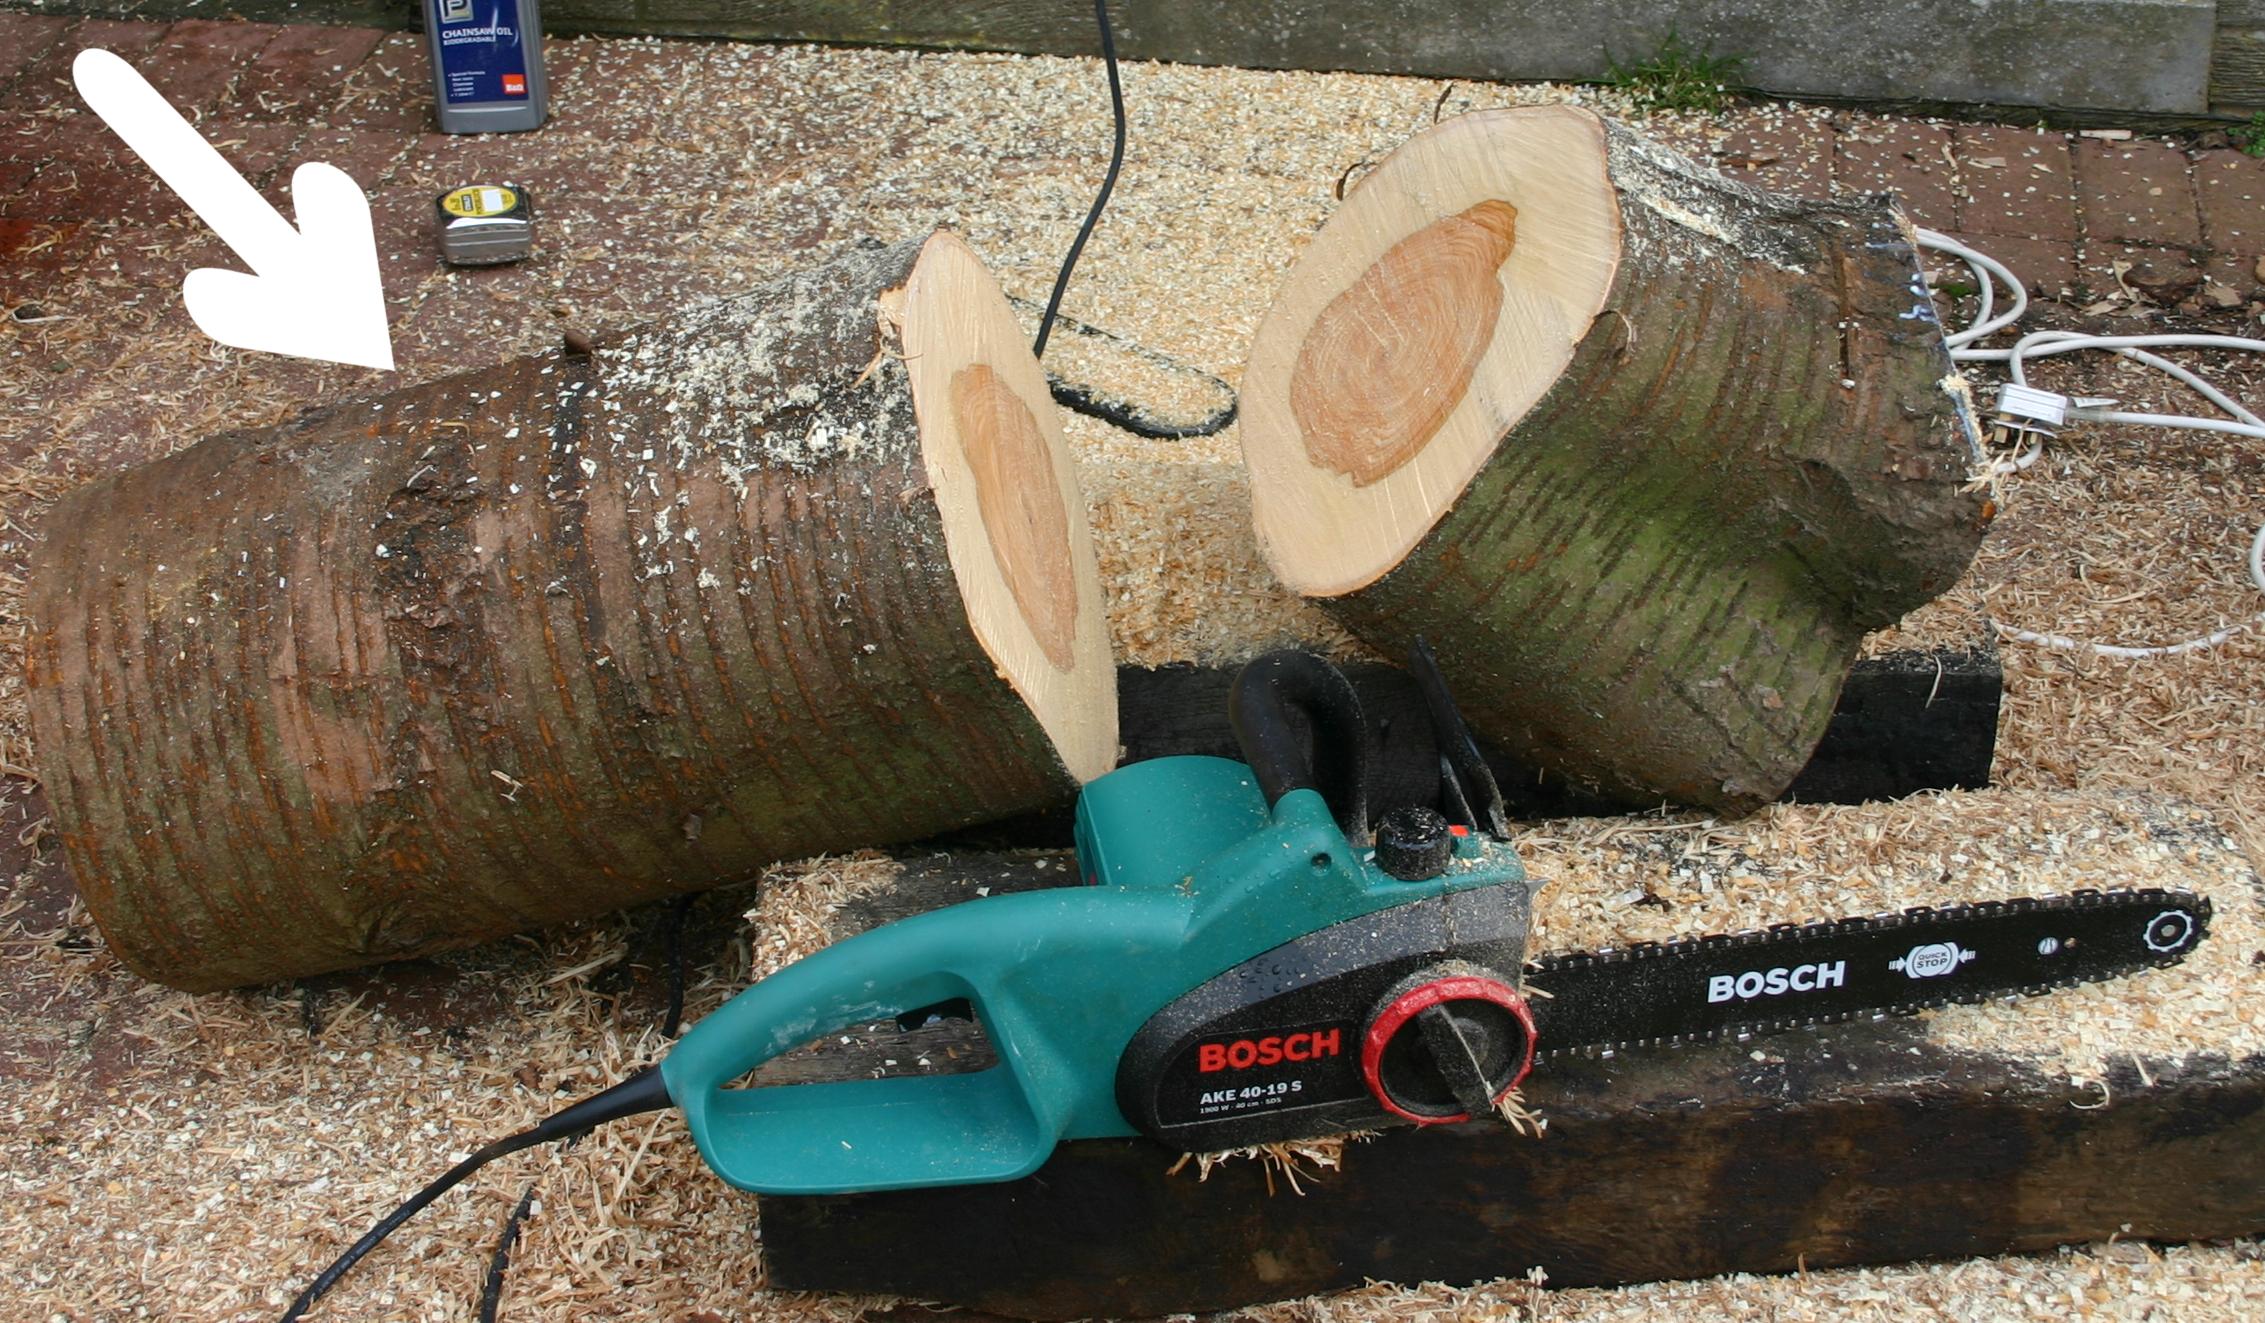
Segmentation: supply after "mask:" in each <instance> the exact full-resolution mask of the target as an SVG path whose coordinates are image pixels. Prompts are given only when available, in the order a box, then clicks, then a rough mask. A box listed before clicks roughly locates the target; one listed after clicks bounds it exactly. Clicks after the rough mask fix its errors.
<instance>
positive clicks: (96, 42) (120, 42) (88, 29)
mask: <svg viewBox="0 0 2265 1323" xmlns="http://www.w3.org/2000/svg"><path fill="white" fill-rule="evenodd" d="M165 28H166V25H165V24H163V23H133V22H118V21H115V20H111V19H102V18H90V19H86V20H84V21H83V22H79V23H74V24H72V25H71V27H70V29H69V30H68V31H66V32H65V33H64V34H63V36H62V39H61V40H60V41H57V42H56V43H55V44H54V45H52V46H50V47H48V48H47V51H46V53H45V54H43V55H41V56H40V57H39V58H38V59H36V60H33V61H32V62H31V63H30V64H28V65H25V66H24V71H23V73H22V75H21V76H19V77H18V78H17V79H16V81H15V82H14V83H12V84H10V85H9V87H8V90H7V92H6V93H5V94H4V95H0V106H13V107H21V108H24V109H38V108H40V107H42V106H52V105H58V104H61V105H69V106H74V107H76V106H80V105H82V104H84V103H82V102H81V101H80V100H79V93H78V89H77V88H75V87H73V86H72V85H71V61H72V60H74V59H77V58H78V54H79V52H80V51H82V50H86V49H88V48H89V47H99V48H101V49H103V50H106V51H109V52H110V53H111V54H113V55H116V56H118V57H119V58H121V59H123V60H125V61H126V62H127V63H129V64H134V63H138V62H139V61H140V59H141V57H142V55H143V54H144V53H146V52H147V51H148V50H149V49H150V48H151V47H153V46H155V45H157V42H158V38H160V37H162V36H164V35H165Z"/></svg>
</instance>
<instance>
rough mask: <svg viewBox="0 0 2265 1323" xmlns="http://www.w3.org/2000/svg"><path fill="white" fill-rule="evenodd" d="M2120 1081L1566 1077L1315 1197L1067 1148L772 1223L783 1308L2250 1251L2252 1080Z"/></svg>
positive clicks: (865, 1072)
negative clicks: (1513, 1127) (1534, 1131)
mask: <svg viewBox="0 0 2265 1323" xmlns="http://www.w3.org/2000/svg"><path fill="white" fill-rule="evenodd" d="M1066 862H1067V856H1066V855H1065V854H1055V855H1038V856H1031V855H1022V856H1014V857H1000V856H988V857H986V856H973V855H961V856H958V857H956V858H950V859H943V858H936V859H926V860H907V862H906V870H905V873H904V876H903V877H902V878H901V879H900V880H899V881H898V882H897V884H896V885H894V886H893V887H892V888H890V889H888V890H886V891H883V892H880V893H878V894H875V895H870V896H866V897H863V898H860V899H859V900H856V901H854V902H852V903H850V904H849V905H847V906H845V907H844V908H843V910H842V912H841V914H840V916H839V918H838V920H837V922H838V926H839V929H840V931H841V932H842V933H844V934H845V935H846V934H848V933H853V932H857V931H862V930H864V929H866V928H869V927H872V926H876V925H879V924H882V923H887V922H889V921H891V920H893V919H897V918H901V917H904V916H905V915H907V914H912V913H917V912H920V911H922V910H926V909H932V908H935V907H937V906H940V905H946V904H951V903H955V902H957V901H961V900H968V899H972V898H973V897H974V896H975V895H976V894H977V893H976V888H977V887H978V886H980V887H983V888H986V889H987V890H988V892H990V893H991V894H996V893H998V892H1000V891H1006V890H1016V889H1025V888H1030V887H1035V886H1042V885H1049V884H1051V883H1053V882H1054V881H1057V880H1059V879H1061V878H1062V877H1063V875H1064V873H1065V871H1067V870H1066V868H1065V865H1066ZM992 1060H993V1057H992V1056H991V1054H990V1049H989V1047H988V1046H987V1045H986V1044H985V1043H983V1042H982V1040H981V1036H980V1034H979V1033H978V1032H977V1031H975V1030H974V1029H972V1027H970V1026H968V1025H966V1024H964V1023H958V1022H947V1023H945V1024H942V1025H939V1026H936V1027H933V1028H928V1029H923V1030H919V1031H917V1032H916V1033H914V1034H910V1035H907V1034H904V1033H901V1032H899V1031H898V1030H897V1029H896V1027H895V1026H894V1025H879V1026H872V1027H870V1028H869V1029H868V1030H867V1031H866V1032H865V1033H863V1034H857V1035H851V1036H850V1041H849V1042H847V1043H843V1042H840V1041H839V1039H829V1040H828V1041H827V1042H826V1044H825V1045H824V1046H823V1047H821V1048H819V1049H815V1050H811V1051H807V1052H804V1053H800V1054H796V1055H795V1056H792V1057H788V1058H785V1059H782V1060H781V1061H779V1062H776V1063H774V1064H773V1065H772V1066H770V1067H767V1068H766V1070H765V1071H764V1073H763V1075H762V1076H761V1079H760V1082H762V1083H766V1084H787V1083H796V1082H807V1081H816V1080H824V1079H847V1078H867V1077H871V1076H879V1075H902V1074H918V1073H938V1072H957V1071H964V1070H970V1069H980V1068H982V1067H984V1066H986V1065H989V1064H991V1062H992ZM2140 1069H2141V1068H2140V1067H2139V1066H2138V1065H2137V1064H2136V1063H2134V1064H2133V1065H2132V1066H2130V1067H2128V1068H2126V1069H2124V1070H2121V1071H2119V1072H2117V1073H2115V1074H2113V1075H2111V1076H2110V1078H2109V1079H2108V1081H2107V1087H2106V1089H2105V1091H2103V1090H2102V1089H2101V1088H2099V1087H2098V1086H2092V1085H2084V1086H2078V1085H2072V1084H2071V1083H2070V1082H2069V1081H2068V1078H2067V1077H2066V1076H2065V1075H2057V1074H2048V1073H2047V1072H2046V1071H2044V1070H2043V1069H2041V1068H2039V1067H2037V1066H2034V1065H2032V1064H2030V1063H2029V1062H2027V1061H2024V1060H2021V1059H2019V1058H2017V1057H2014V1056H1984V1055H1975V1054H1960V1053H1952V1052H1949V1051H1946V1050H1944V1049H1942V1048H1940V1047H1938V1046H1936V1045H1935V1044H1934V1043H1932V1042H1931V1041H1930V1040H1929V1038H1928V1037H1927V1035H1926V1030H1925V1026H1924V1024H1923V1023H1922V1022H1920V1021H1916V1020H1898V1021H1890V1022H1887V1023H1883V1024H1866V1025H1847V1026H1838V1027H1834V1028H1829V1029H1821V1030H1814V1031H1810V1032H1806V1033H1799V1034H1786V1035H1780V1036H1777V1037H1772V1038H1766V1039H1757V1040H1754V1041H1753V1042H1750V1043H1735V1044H1721V1045H1716V1046H1709V1047H1695V1048H1684V1049H1678V1050H1666V1051H1656V1052H1650V1053H1637V1054H1630V1055H1627V1056H1623V1057H1620V1058H1616V1059H1611V1060H1602V1061H1588V1060H1573V1061H1565V1062H1559V1061H1550V1062H1545V1063H1544V1064H1543V1065H1542V1066H1541V1067H1539V1068H1537V1070H1536V1072H1535V1074H1534V1076H1533V1077H1532V1079H1531V1080H1530V1081H1529V1082H1528V1086H1527V1089H1526V1093H1527V1096H1528V1099H1529V1102H1530V1104H1531V1105H1532V1106H1533V1107H1535V1108H1536V1109H1538V1110H1539V1111H1541V1112H1542V1113H1543V1114H1544V1115H1546V1116H1547V1117H1548V1118H1549V1122H1550V1124H1549V1129H1548V1133H1547V1135H1546V1136H1545V1137H1543V1138H1541V1139H1538V1140H1537V1139H1532V1138H1527V1137H1523V1136H1520V1135H1517V1134H1514V1133H1512V1132H1510V1131H1509V1130H1507V1129H1504V1128H1502V1127H1499V1126H1492V1125H1475V1126H1458V1127H1451V1128H1443V1129H1432V1130H1425V1131H1416V1130H1396V1131H1391V1132H1388V1133H1386V1134H1384V1135H1381V1136H1379V1137H1377V1138H1375V1139H1373V1140H1370V1141H1367V1142H1360V1143H1354V1144H1352V1145H1350V1146H1349V1147H1348V1148H1347V1149H1346V1151H1345V1160H1344V1165H1343V1167H1342V1169H1341V1170H1338V1171H1334V1172H1313V1173H1308V1174H1303V1175H1301V1176H1300V1178H1299V1182H1298V1183H1299V1185H1300V1186H1301V1187H1302V1188H1303V1189H1304V1191H1305V1193H1303V1194H1302V1195H1300V1194H1295V1193H1292V1192H1291V1190H1290V1188H1289V1185H1288V1184H1287V1183H1286V1182H1285V1181H1283V1180H1282V1179H1280V1178H1279V1177H1276V1178H1275V1179H1274V1180H1272V1181H1271V1182H1270V1181H1269V1180H1268V1178H1267V1175H1266V1173H1265V1172H1264V1171H1263V1170H1262V1169H1261V1168H1260V1167H1259V1166H1258V1165H1257V1164H1255V1163H1253V1162H1251V1161H1247V1160H1238V1161H1234V1162H1230V1163H1228V1164H1227V1165H1225V1166H1224V1167H1222V1168H1220V1169H1218V1170H1215V1171H1214V1172H1213V1173H1212V1174H1211V1176H1210V1179H1208V1180H1202V1181H1199V1180H1198V1179H1197V1178H1196V1174H1195V1171H1194V1169H1193V1168H1192V1166H1191V1167H1189V1168H1186V1169H1183V1170H1181V1171H1180V1172H1179V1173H1178V1174H1177V1175H1175V1174H1172V1172H1171V1168H1172V1167H1173V1165H1174V1164H1175V1162H1177V1161H1178V1156H1179V1155H1177V1154H1175V1153H1172V1152H1169V1151H1167V1150H1166V1149H1164V1148H1162V1147H1160V1146H1158V1145H1155V1144H1153V1143H1150V1142H1148V1141H1146V1140H1097V1141H1082V1142H1078V1143H1072V1144H1066V1145H1064V1146H1062V1147H1061V1148H1060V1149H1059V1150H1057V1152H1056V1154H1055V1156H1054V1158H1053V1160H1052V1161H1051V1162H1049V1163H1048V1164H1047V1165H1046V1166H1045V1167H1044V1168H1043V1169H1042V1170H1040V1171H1039V1172H1038V1173H1037V1174H1036V1175H1034V1176H1031V1177H1029V1178H1028V1179H1025V1180H1021V1181H1015V1182H1011V1183H1008V1184H1002V1185H982V1186H964V1187H959V1188H949V1189H937V1190H920V1191H907V1192H898V1193H888V1194H868V1195H850V1196H832V1197H824V1198H767V1199H765V1200H763V1203H762V1222H763V1243H764V1253H765V1260H766V1263H767V1265H768V1271H769V1273H770V1280H771V1282H772V1283H773V1284H774V1285H776V1286H780V1287H785V1288H789V1289H807V1290H826V1291H845V1292H883V1293H890V1294H899V1295H906V1296H911V1297H914V1298H918V1299H922V1300H931V1301H942V1302H948V1303H951V1304H955V1305H964V1306H969V1307H972V1308H976V1309H980V1310H986V1311H989V1312H992V1313H995V1314H1002V1315H1008V1316H1012V1317H1017V1318H1031V1319H1068V1318H1078V1317H1088V1316H1144V1315H1155V1314H1166V1313H1176V1312H1184V1311H1203V1310H1213V1309H1226V1308H1231V1307H1235V1306H1240V1305H1246V1304H1251V1303H1254V1302H1258V1301H1265V1300H1278V1299H1286V1298H1290V1297H1295V1296H1300V1295H1306V1294H1311V1293H1313V1292H1317V1291H1328V1290H1336V1289H1340V1288H1344V1287H1349V1286H1355V1285H1358V1284H1360V1283H1361V1282H1363V1281H1365V1280H1368V1279H1371V1278H1375V1279H1380V1280H1387V1281H1408V1282H1415V1281H1445V1282H1450V1283H1468V1282H1475V1281H1485V1280H1491V1279H1495V1278H1501V1277H1515V1276H1519V1275H1521V1274H1523V1273H1525V1272H1527V1271H1528V1270H1529V1269H1532V1268H1535V1267H1539V1268H1541V1269H1542V1270H1543V1271H1544V1272H1545V1273H1547V1274H1548V1280H1549V1282H1550V1283H1551V1284H1552V1285H1556V1286H1596V1285H1613V1284H1619V1283H1627V1282H1640V1281H1653V1280H1662V1279H1671V1278H1691V1277H1705V1276H1712V1275H1715V1274H1720V1273H1727V1272H1791V1271H1796V1270H1799V1269H1801V1268H1803V1267H1807V1268H1824V1267H1834V1266H1843V1265H1853V1264H1865V1263H1889V1262H1903V1261H1909V1260H1914V1259H1930V1258H1955V1257H1965V1256H1972V1255H1985V1254H1998V1253H2006V1252H2015V1251H2025V1250H2038V1249H2044V1248H2048V1247H2050V1246H2054V1245H2061V1244H2071V1243H2082V1242H2088V1241H2094V1240H2104V1239H2106V1238H2108V1237H2109V1236H2111V1235H2118V1234H2120V1235H2122V1236H2124V1237H2126V1238H2139V1239H2158V1240H2166V1241H2180V1240H2192V1239H2205V1238H2220V1237H2235V1236H2247V1235H2255V1234H2258V1233H2260V1232H2265V1059H2257V1058H2252V1059H2248V1060H2243V1061H2228V1060H2226V1059H2224V1058H2223V1057H2220V1058H2216V1059H2212V1058H2208V1057H2204V1056H2196V1057H2192V1058H2189V1059H2187V1060H2186V1061H2184V1062H2167V1061H2159V1060H2151V1061H2149V1062H2147V1063H2146V1065H2145V1067H2144V1069H2145V1071H2146V1072H2147V1073H2146V1075H2145V1076H2144V1077H2143V1076H2142V1075H2141V1074H2140Z"/></svg>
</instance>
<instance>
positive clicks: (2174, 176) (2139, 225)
mask: <svg viewBox="0 0 2265 1323" xmlns="http://www.w3.org/2000/svg"><path fill="white" fill-rule="evenodd" d="M2076 180H2077V186H2078V190H2079V191H2078V194H2077V206H2078V209H2079V214H2080V215H2081V216H2082V218H2083V225H2084V234H2085V237H2086V238H2089V239H2118V240H2131V241H2153V242H2156V243H2175V244H2198V243H2200V242H2202V221H2201V215H2200V213H2199V212H2198V211H2197V210H2196V208H2195V201H2194V184H2193V180H2192V178H2191V174H2190V168H2189V165H2188V162H2187V159H2186V153H2184V152H2182V151H2180V150H2179V149H2178V148H2176V147H2172V146H2170V145H2169V144H2167V143H2160V142H2146V141H2134V142H2099V141H2096V140H2093V139H2088V138H2079V139H2078V140H2077V143H2076Z"/></svg>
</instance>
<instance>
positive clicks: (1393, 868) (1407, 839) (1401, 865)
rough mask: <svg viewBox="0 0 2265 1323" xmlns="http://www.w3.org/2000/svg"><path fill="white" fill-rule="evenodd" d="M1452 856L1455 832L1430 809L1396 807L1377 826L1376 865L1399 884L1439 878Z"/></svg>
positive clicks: (1453, 855)
mask: <svg viewBox="0 0 2265 1323" xmlns="http://www.w3.org/2000/svg"><path fill="white" fill-rule="evenodd" d="M1454 857H1455V835H1454V831H1453V829H1452V828H1450V827H1449V826H1448V825H1447V819H1446V818H1444V817H1441V816H1440V815H1439V814H1438V813H1437V812H1436V811H1434V810H1432V809H1428V808H1422V807H1419V806H1412V805H1411V806H1407V807H1403V808H1396V809H1393V810H1392V811H1391V812H1389V813H1387V814H1385V815H1384V817H1383V818H1382V819H1381V820H1379V821H1378V822H1377V824H1376V866H1377V867H1378V868H1381V869H1383V870H1384V871H1385V872H1387V873H1389V874H1391V875H1392V876H1394V877H1396V878H1398V879H1400V880H1401V881H1402V882H1421V881H1423V880H1424V879H1425V878H1427V877H1438V876H1439V875H1440V874H1441V873H1444V872H1446V871H1447V861H1448V860H1450V859H1452V858H1454Z"/></svg>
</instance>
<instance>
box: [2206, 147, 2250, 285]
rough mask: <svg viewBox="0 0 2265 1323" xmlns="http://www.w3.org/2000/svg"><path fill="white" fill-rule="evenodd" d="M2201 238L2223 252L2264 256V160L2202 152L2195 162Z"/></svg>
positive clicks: (2239, 154)
mask: <svg viewBox="0 0 2265 1323" xmlns="http://www.w3.org/2000/svg"><path fill="white" fill-rule="evenodd" d="M2194 185H2195V189H2194V191H2195V193H2196V194H2197V195H2198V196H2199V198H2200V200H2201V203H2202V239H2203V242H2205V243H2207V244H2208V245H2209V246H2210V247H2212V248H2215V249H2217V250H2218V251H2220V252H2222V253H2236V254H2240V255H2243V256H2246V257H2248V258H2250V259H2252V260H2254V259H2256V258H2259V257H2265V159H2260V158H2258V157H2255V156H2249V155H2246V154H2244V153H2242V152H2231V151H2217V152H2204V153H2203V154H2202V155H2201V156H2200V157H2198V158H2197V159H2196V160H2195V162H2194Z"/></svg>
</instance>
